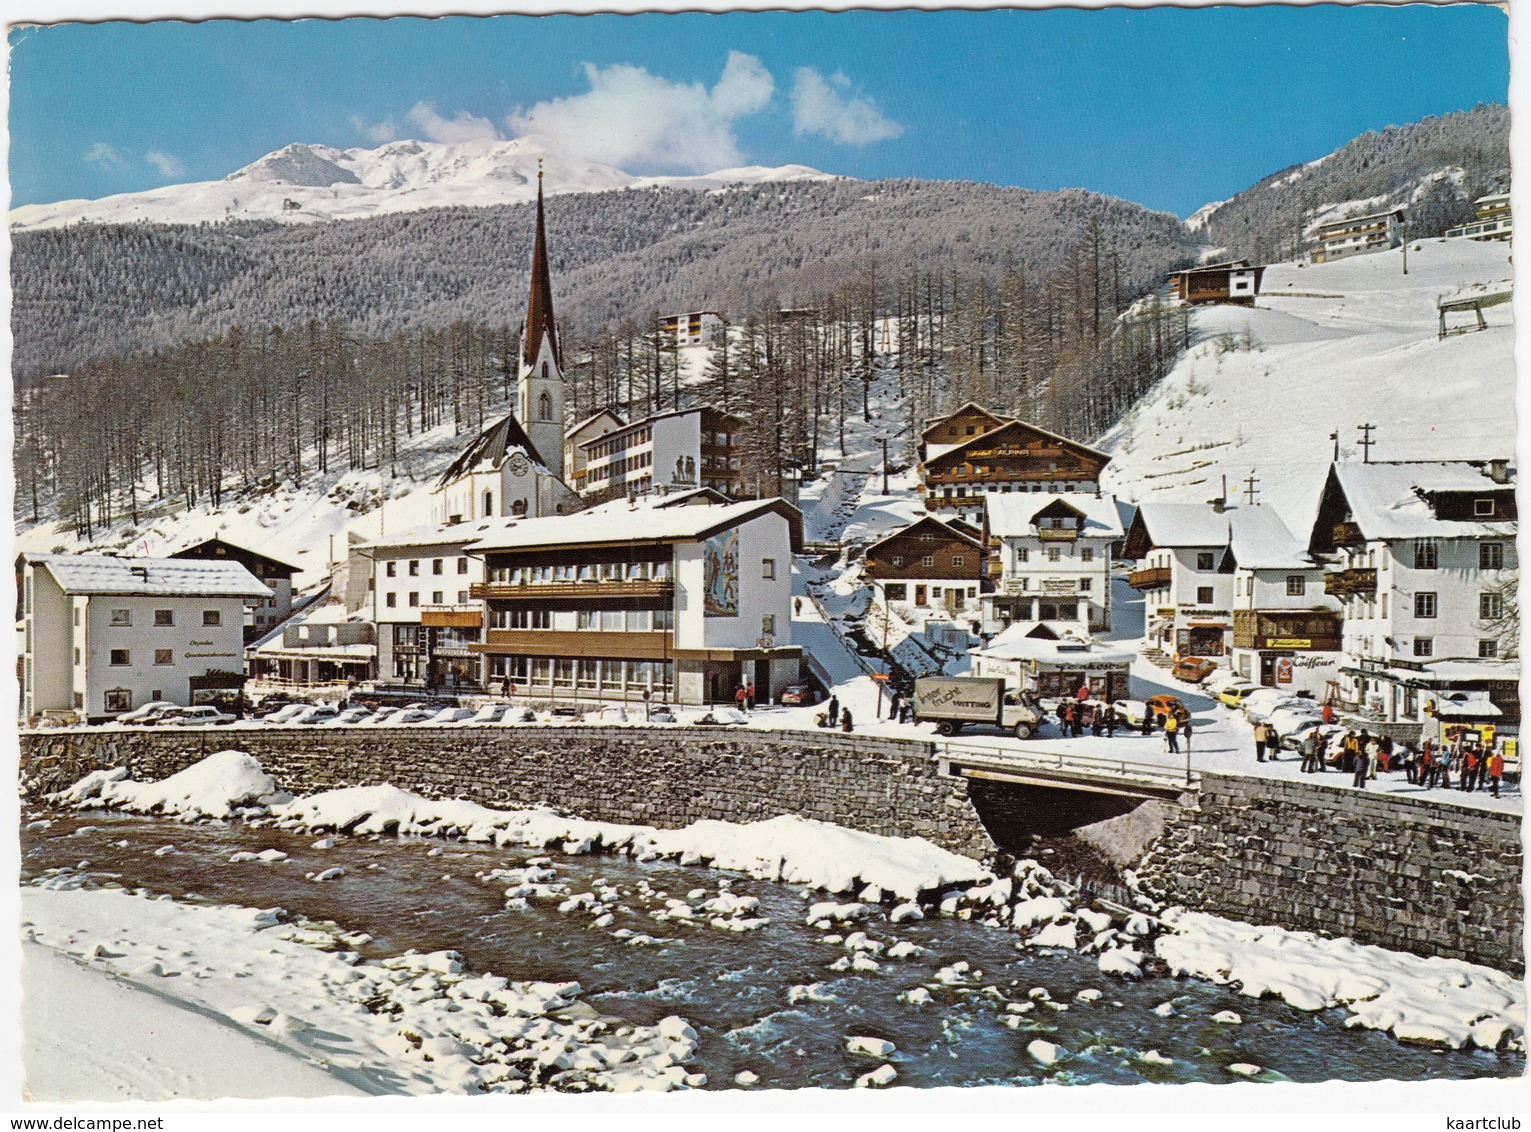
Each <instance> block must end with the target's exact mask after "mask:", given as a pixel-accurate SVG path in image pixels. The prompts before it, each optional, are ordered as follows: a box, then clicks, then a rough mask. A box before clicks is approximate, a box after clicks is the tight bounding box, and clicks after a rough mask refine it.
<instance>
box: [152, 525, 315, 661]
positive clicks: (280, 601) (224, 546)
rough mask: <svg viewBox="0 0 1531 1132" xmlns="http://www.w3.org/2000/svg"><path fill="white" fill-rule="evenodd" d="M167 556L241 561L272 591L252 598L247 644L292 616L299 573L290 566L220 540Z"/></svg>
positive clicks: (247, 618)
mask: <svg viewBox="0 0 1531 1132" xmlns="http://www.w3.org/2000/svg"><path fill="white" fill-rule="evenodd" d="M167 557H170V558H194V559H198V560H200V561H204V562H238V563H239V564H240V565H241V566H243V567H244V568H245V569H246V570H248V571H250V573H251V574H253V575H255V578H256V580H257V581H259V582H260V583H261V584H262V585H264V586H265V587H266V588H267V589H268V590H270V591H271V592H270V594H269V595H267V596H266V597H262V598H254V599H252V601H251V603H250V605H249V607H248V608H247V610H246V614H245V626H244V634H245V641H246V642H249V641H253V640H255V639H256V638H257V637H261V636H264V635H265V634H266V633H267V632H269V631H270V630H271V629H272V628H273V627H274V626H276V625H280V624H281V623H282V622H283V621H285V620H287V618H288V617H290V616H292V576H293V575H294V574H296V573H297V572H298V568H297V567H296V566H293V565H291V564H290V563H287V562H282V561H280V560H279V559H276V558H272V557H270V556H268V555H265V554H257V553H256V552H255V551H253V550H247V549H246V548H245V547H242V546H235V545H234V544H233V543H231V542H224V541H223V539H221V538H210V539H204V540H203V541H201V542H198V543H193V544H192V545H191V546H187V547H183V548H182V549H180V550H177V551H173V552H171V553H170V554H169V555H168V556H167Z"/></svg>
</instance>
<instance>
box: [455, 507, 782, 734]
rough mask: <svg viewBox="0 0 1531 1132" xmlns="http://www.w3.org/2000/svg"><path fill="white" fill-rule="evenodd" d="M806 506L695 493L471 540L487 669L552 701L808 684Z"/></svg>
mask: <svg viewBox="0 0 1531 1132" xmlns="http://www.w3.org/2000/svg"><path fill="white" fill-rule="evenodd" d="M801 546H802V515H801V513H800V512H799V511H798V510H797V508H795V507H793V506H792V505H791V504H789V503H787V502H785V501H783V500H780V499H766V500H754V501H749V502H742V503H736V502H731V501H729V500H727V499H725V498H724V497H723V496H721V495H719V494H718V493H716V492H711V491H707V490H698V491H694V492H688V493H682V494H674V495H668V496H660V495H650V496H646V497H643V498H639V499H635V500H626V499H621V500H614V501H612V502H609V503H605V504H601V505H599V506H597V507H593V508H591V509H590V510H588V511H584V512H581V513H580V514H578V515H570V516H565V517H562V518H546V519H535V520H527V521H524V522H519V523H511V524H506V525H504V526H502V527H499V528H496V529H495V530H492V531H489V532H486V533H485V534H484V535H483V537H481V538H480V539H478V540H477V541H476V542H474V543H472V544H471V545H470V546H469V548H468V549H469V551H470V553H471V554H472V555H474V556H475V557H476V558H477V559H479V560H480V561H481V562H482V564H483V578H482V581H481V582H479V583H478V584H474V585H472V586H471V587H470V596H471V597H472V598H473V599H474V600H475V601H476V602H477V603H478V604H479V606H480V607H481V608H482V609H483V610H484V623H485V631H484V635H483V639H482V641H479V642H475V643H474V644H472V645H471V649H472V651H473V652H474V653H475V654H477V655H480V656H482V657H483V660H484V663H485V666H486V672H485V678H486V680H487V681H488V682H489V684H490V685H491V687H494V688H496V689H498V688H500V687H501V686H502V685H508V687H509V688H510V689H511V691H512V693H513V694H514V695H518V696H525V697H531V698H547V699H582V698H588V699H602V700H645V699H647V700H651V701H655V702H658V701H667V700H668V701H676V702H680V703H689V704H700V703H712V702H729V701H731V700H732V698H733V693H734V690H735V689H736V688H737V687H739V685H740V684H741V683H753V684H754V685H755V686H756V689H757V695H758V697H759V698H760V699H761V700H762V701H763V700H765V699H766V698H767V697H768V696H769V697H775V696H778V695H780V694H781V692H782V690H783V689H785V687H786V686H787V685H788V684H791V683H795V682H796V681H797V680H798V679H799V674H800V671H801V664H802V649H801V648H800V647H799V646H797V645H794V644H793V643H792V617H791V614H792V591H791V572H792V555H793V552H794V551H795V550H797V549H799V548H800V547H801Z"/></svg>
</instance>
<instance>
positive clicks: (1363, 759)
mask: <svg viewBox="0 0 1531 1132" xmlns="http://www.w3.org/2000/svg"><path fill="white" fill-rule="evenodd" d="M1376 750H1377V744H1376V743H1375V742H1370V743H1367V744H1366V747H1365V749H1363V750H1362V751H1361V753H1360V754H1358V755H1357V756H1356V759H1355V766H1356V776H1355V778H1354V779H1352V780H1351V785H1353V786H1355V787H1356V788H1357V789H1359V790H1365V789H1366V779H1367V778H1368V776H1369V775H1370V773H1371V756H1372V755H1373V754H1375V753H1376Z"/></svg>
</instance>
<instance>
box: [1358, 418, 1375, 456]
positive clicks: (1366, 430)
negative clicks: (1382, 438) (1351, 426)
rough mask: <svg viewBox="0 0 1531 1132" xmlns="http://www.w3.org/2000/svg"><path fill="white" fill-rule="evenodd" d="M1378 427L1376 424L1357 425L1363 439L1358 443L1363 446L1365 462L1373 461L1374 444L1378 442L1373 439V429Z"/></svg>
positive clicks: (1362, 453)
mask: <svg viewBox="0 0 1531 1132" xmlns="http://www.w3.org/2000/svg"><path fill="white" fill-rule="evenodd" d="M1376 427H1377V426H1376V425H1374V424H1360V425H1356V431H1357V432H1359V433H1360V434H1361V439H1360V440H1358V441H1357V442H1356V443H1357V444H1359V445H1360V446H1361V463H1363V464H1370V463H1371V462H1372V445H1373V444H1375V443H1377V442H1376V441H1375V440H1373V439H1372V430H1373V429H1375V428H1376Z"/></svg>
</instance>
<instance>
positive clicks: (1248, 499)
mask: <svg viewBox="0 0 1531 1132" xmlns="http://www.w3.org/2000/svg"><path fill="white" fill-rule="evenodd" d="M1259 482H1260V481H1259V480H1257V479H1255V472H1254V469H1253V468H1251V469H1250V470H1249V478H1248V479H1247V480H1245V481H1244V502H1245V504H1246V505H1247V506H1250V507H1253V506H1254V505H1255V496H1257V495H1259V494H1260V491H1259V489H1258V488H1256V487H1255V484H1257V483H1259Z"/></svg>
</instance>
